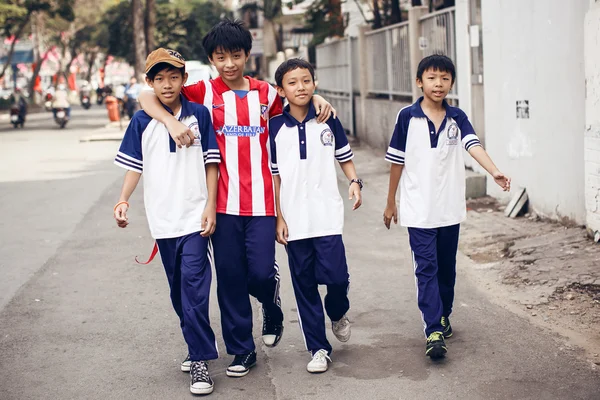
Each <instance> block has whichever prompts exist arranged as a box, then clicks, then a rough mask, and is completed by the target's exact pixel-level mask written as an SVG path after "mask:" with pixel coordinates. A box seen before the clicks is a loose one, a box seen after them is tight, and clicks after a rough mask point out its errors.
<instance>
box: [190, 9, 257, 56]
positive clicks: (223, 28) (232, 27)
mask: <svg viewBox="0 0 600 400" xmlns="http://www.w3.org/2000/svg"><path fill="white" fill-rule="evenodd" d="M202 47H204V51H206V55H207V56H208V58H210V59H212V56H213V53H214V52H215V51H217V50H224V51H229V52H232V53H233V52H235V51H239V50H244V52H245V53H246V55H248V54H250V50H252V34H251V33H250V31H249V30H248V29H246V27H245V26H244V23H243V22H242V21H240V20H239V19H236V20H231V19H228V18H225V19H223V20H222V21H221V22H219V23H218V24H216V25H215V26H213V27H212V29H211V30H210V31H209V32H208V33H207V34H206V36H204V39H202Z"/></svg>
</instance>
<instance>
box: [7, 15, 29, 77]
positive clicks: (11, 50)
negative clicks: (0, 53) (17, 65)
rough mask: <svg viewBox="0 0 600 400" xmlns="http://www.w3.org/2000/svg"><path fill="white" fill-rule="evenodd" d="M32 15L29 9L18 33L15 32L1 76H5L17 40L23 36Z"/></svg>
mask: <svg viewBox="0 0 600 400" xmlns="http://www.w3.org/2000/svg"><path fill="white" fill-rule="evenodd" d="M30 17H31V11H28V12H27V15H25V18H24V19H23V22H21V25H19V28H18V29H17V33H15V35H14V39H13V41H12V43H11V44H10V49H9V50H8V55H7V56H6V63H5V64H4V67H2V72H0V78H2V77H4V74H5V73H6V70H7V69H8V67H9V66H10V62H11V61H12V56H13V54H14V52H15V45H16V44H17V40H18V39H19V38H20V37H21V34H22V33H23V30H24V29H25V26H26V25H27V23H29V18H30Z"/></svg>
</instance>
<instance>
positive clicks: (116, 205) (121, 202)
mask: <svg viewBox="0 0 600 400" xmlns="http://www.w3.org/2000/svg"><path fill="white" fill-rule="evenodd" d="M121 204H127V208H129V203H128V202H126V201H120V202H118V203H117V204H115V207H114V208H113V212H115V211H117V207H119V206H120V205H121Z"/></svg>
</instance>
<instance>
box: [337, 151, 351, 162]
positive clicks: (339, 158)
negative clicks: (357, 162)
mask: <svg viewBox="0 0 600 400" xmlns="http://www.w3.org/2000/svg"><path fill="white" fill-rule="evenodd" d="M336 158H337V160H338V162H341V163H342V162H346V161H350V160H352V159H353V158H354V154H352V153H351V154H349V155H348V156H346V157H336Z"/></svg>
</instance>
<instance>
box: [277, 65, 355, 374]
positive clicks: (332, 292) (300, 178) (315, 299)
mask: <svg viewBox="0 0 600 400" xmlns="http://www.w3.org/2000/svg"><path fill="white" fill-rule="evenodd" d="M275 80H276V82H277V86H278V87H277V91H278V92H279V95H280V96H282V97H286V98H287V100H288V102H289V105H288V106H286V107H285V109H284V110H283V114H281V115H279V116H276V117H273V118H271V120H270V121H269V139H270V143H271V171H272V173H273V179H274V182H275V201H276V207H277V241H278V242H279V243H281V244H283V245H286V249H287V252H288V259H289V265H290V271H291V275H292V284H293V286H294V293H295V295H296V303H297V305H298V315H299V321H300V328H301V329H302V334H303V335H304V340H305V343H306V347H307V350H309V351H310V352H311V356H312V360H311V361H310V362H309V363H308V366H307V370H308V371H309V372H312V373H316V372H325V371H327V368H328V361H331V359H330V358H329V355H330V353H331V345H330V344H329V342H328V341H327V336H326V334H325V316H324V314H323V304H322V302H321V296H320V295H319V291H318V285H319V284H324V285H327V295H326V296H325V311H326V312H327V315H328V316H329V318H330V319H331V321H332V330H333V333H334V335H335V336H336V338H337V339H338V340H340V341H342V342H346V341H348V339H349V338H350V321H349V320H348V317H347V316H346V312H347V311H348V309H349V308H350V302H349V300H348V284H349V275H348V266H347V264H346V254H345V250H344V243H343V242H342V230H343V227H344V204H343V201H342V197H341V196H340V193H339V191H338V184H337V174H336V170H335V161H336V160H337V161H338V162H339V163H340V165H341V167H342V170H343V171H344V174H346V177H347V178H348V179H349V180H350V187H349V196H350V199H352V198H354V199H355V203H354V209H355V210H356V209H357V208H358V207H360V205H361V202H362V200H361V192H360V191H361V189H362V181H361V180H360V179H358V177H357V175H356V171H355V169H354V163H353V162H352V158H353V156H354V155H353V153H352V150H351V149H350V145H349V144H348V140H347V139H346V134H345V132H344V129H343V127H342V125H341V124H340V121H339V120H338V119H334V118H333V117H331V118H329V120H327V122H326V123H319V122H317V119H316V113H315V108H314V106H313V103H312V96H313V93H314V90H315V83H314V69H313V67H312V66H311V65H310V64H309V63H308V62H306V61H304V60H300V59H290V60H287V61H285V62H284V63H283V64H281V65H280V66H279V68H278V69H277V71H276V72H275Z"/></svg>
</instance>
